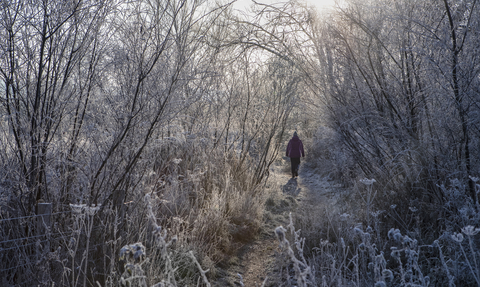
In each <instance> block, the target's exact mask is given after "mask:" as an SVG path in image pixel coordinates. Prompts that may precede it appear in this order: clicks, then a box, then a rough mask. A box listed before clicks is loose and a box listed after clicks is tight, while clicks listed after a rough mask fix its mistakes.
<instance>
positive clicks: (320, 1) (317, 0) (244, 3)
mask: <svg viewBox="0 0 480 287" xmlns="http://www.w3.org/2000/svg"><path fill="white" fill-rule="evenodd" d="M304 1H306V2H307V3H310V4H312V5H315V6H316V7H318V8H322V7H324V6H328V5H332V4H333V2H334V0H304ZM257 2H262V3H275V2H286V0H283V1H278V0H257ZM252 3H253V2H252V0H237V2H236V3H235V8H237V9H241V8H245V7H247V8H248V7H249V6H250V5H251V4H252Z"/></svg>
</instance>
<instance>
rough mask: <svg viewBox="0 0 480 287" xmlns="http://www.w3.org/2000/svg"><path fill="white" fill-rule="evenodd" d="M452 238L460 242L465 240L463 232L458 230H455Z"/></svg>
mask: <svg viewBox="0 0 480 287" xmlns="http://www.w3.org/2000/svg"><path fill="white" fill-rule="evenodd" d="M452 239H453V240H454V241H456V242H458V243H461V242H462V241H463V234H461V233H456V232H455V233H454V234H453V235H452Z"/></svg>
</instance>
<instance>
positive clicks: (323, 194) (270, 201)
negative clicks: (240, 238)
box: [214, 162, 347, 286]
mask: <svg viewBox="0 0 480 287" xmlns="http://www.w3.org/2000/svg"><path fill="white" fill-rule="evenodd" d="M288 167H289V163H288V162H283V165H276V166H274V167H273V168H272V169H271V173H270V178H269V181H268V184H267V189H268V191H269V192H268V198H267V199H266V204H265V205H266V208H265V214H264V222H263V226H262V229H261V233H260V234H259V236H258V237H257V238H256V240H255V241H254V242H252V243H250V244H247V245H246V246H244V247H242V248H241V249H240V250H239V253H238V256H236V257H232V258H231V259H230V262H229V264H230V266H228V267H227V268H226V269H227V271H225V273H226V274H224V276H223V278H221V279H219V280H217V282H216V283H215V284H214V285H215V286H280V285H283V284H287V286H288V282H282V281H285V280H288V277H290V276H289V275H285V274H284V273H285V272H286V271H287V270H286V269H287V267H288V266H285V265H286V261H288V258H285V257H284V256H283V255H282V253H283V252H284V250H283V248H284V246H282V244H281V243H280V242H279V240H278V238H277V237H276V236H275V232H274V231H275V230H276V228H278V227H279V226H283V227H287V226H289V224H290V215H292V217H294V218H295V217H296V216H297V215H298V214H300V215H301V214H303V213H305V212H307V213H311V212H314V211H315V210H316V209H317V208H316V207H318V206H319V205H324V206H325V205H328V206H330V207H331V212H332V213H334V212H335V213H338V212H339V211H340V209H341V208H340V207H339V201H340V199H341V197H342V195H344V194H345V193H346V192H347V190H346V189H344V188H342V186H341V185H340V184H336V183H335V182H333V181H331V180H329V178H328V176H325V175H322V174H319V173H318V172H316V171H315V170H313V169H312V168H311V167H309V166H308V164H304V163H302V167H301V169H300V174H299V177H297V178H291V176H290V173H289V171H288ZM288 232H290V231H289V230H288ZM302 232H303V231H302ZM292 243H293V242H292ZM292 272H293V271H292ZM282 273H283V274H282ZM285 277H287V278H285ZM290 283H292V282H290ZM293 283H295V282H293Z"/></svg>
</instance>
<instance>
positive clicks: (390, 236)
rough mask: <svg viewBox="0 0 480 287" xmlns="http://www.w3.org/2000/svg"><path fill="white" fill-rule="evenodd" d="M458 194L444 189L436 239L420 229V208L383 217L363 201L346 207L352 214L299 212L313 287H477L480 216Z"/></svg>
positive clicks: (455, 188)
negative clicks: (443, 203)
mask: <svg viewBox="0 0 480 287" xmlns="http://www.w3.org/2000/svg"><path fill="white" fill-rule="evenodd" d="M369 183H373V182H370V181H369V182H366V181H364V182H363V185H365V186H366V187H372V184H369ZM459 187H461V185H460V184H459V182H457V181H454V182H452V185H451V186H449V187H448V188H447V187H442V188H443V191H444V193H445V195H446V197H445V202H446V204H445V206H443V207H442V209H445V210H444V211H443V212H445V213H444V214H448V215H449V216H448V217H447V218H445V219H444V221H443V222H442V223H441V224H442V225H441V226H442V229H441V230H436V233H432V232H431V229H429V228H427V227H429V226H428V225H425V224H422V219H421V217H422V216H423V214H424V213H423V212H422V211H421V210H419V209H418V208H417V207H416V206H414V204H416V202H410V203H411V204H412V205H410V206H408V201H407V203H405V206H407V207H406V208H405V209H399V208H398V206H396V205H394V204H392V205H391V206H390V207H389V208H388V210H378V209H377V206H376V205H375V204H374V203H372V204H371V206H370V208H367V203H368V200H365V201H364V202H363V205H358V207H360V208H357V209H355V208H351V207H347V208H348V210H349V211H350V212H351V213H349V214H347V213H345V212H343V213H340V212H342V211H341V210H336V211H335V210H332V208H331V206H329V205H328V204H324V205H322V204H319V205H316V206H315V208H314V209H312V210H310V209H308V210H307V211H306V212H298V213H297V215H296V218H295V219H294V221H295V226H297V227H298V226H300V228H301V229H302V235H303V236H304V238H303V239H302V241H301V242H302V245H301V246H302V252H303V253H302V254H304V256H305V259H306V261H307V262H308V263H309V266H310V267H311V270H312V274H313V275H314V278H315V283H314V284H316V285H315V286H479V285H480V280H479V278H480V246H479V245H478V240H479V236H480V235H479V233H480V226H479V222H480V221H479V220H478V217H479V212H478V210H477V209H476V208H475V206H474V205H472V203H471V201H469V198H468V197H464V196H463V194H465V193H464V192H463V191H462V190H459ZM368 191H369V190H367V192H368ZM370 192H371V190H370ZM380 194H381V193H380ZM371 195H373V193H372V194H371ZM363 196H364V198H365V199H366V198H367V197H365V196H366V194H364V195H363ZM377 196H378V195H377ZM368 209H370V212H369V213H370V219H368V218H367V217H366V214H365V211H366V210H368ZM313 218H316V220H313ZM438 226H440V225H438ZM436 234H437V235H436ZM303 243H305V244H303ZM297 258H300V257H298V256H297Z"/></svg>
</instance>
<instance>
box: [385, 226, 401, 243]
mask: <svg viewBox="0 0 480 287" xmlns="http://www.w3.org/2000/svg"><path fill="white" fill-rule="evenodd" d="M388 238H389V239H391V240H396V241H402V233H400V230H398V229H394V228H392V229H390V230H389V231H388Z"/></svg>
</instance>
